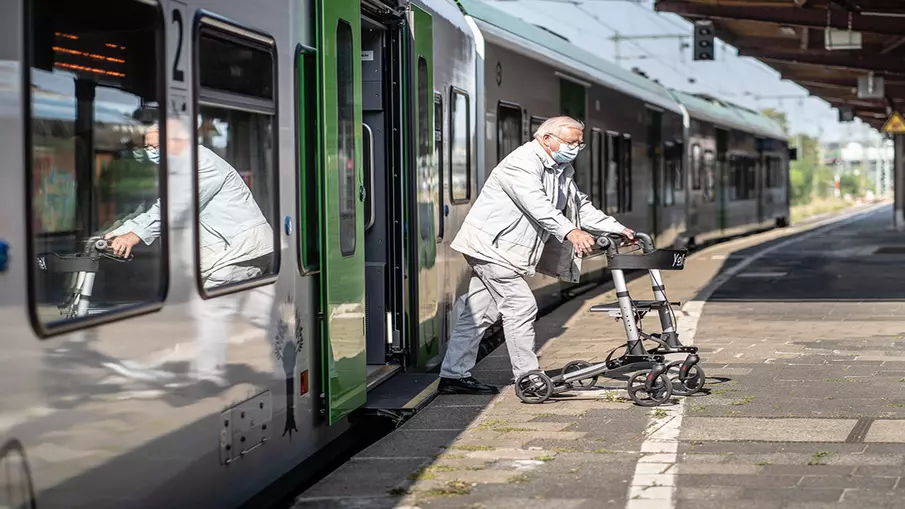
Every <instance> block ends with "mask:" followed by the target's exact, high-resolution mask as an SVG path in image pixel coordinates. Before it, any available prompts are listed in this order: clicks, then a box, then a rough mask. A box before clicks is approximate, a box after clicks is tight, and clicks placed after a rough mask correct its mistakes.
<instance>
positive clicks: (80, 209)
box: [29, 0, 166, 325]
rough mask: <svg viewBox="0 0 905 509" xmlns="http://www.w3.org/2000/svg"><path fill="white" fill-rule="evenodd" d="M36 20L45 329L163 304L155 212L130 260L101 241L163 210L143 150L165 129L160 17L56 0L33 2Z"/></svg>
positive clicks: (34, 159) (35, 115)
mask: <svg viewBox="0 0 905 509" xmlns="http://www.w3.org/2000/svg"><path fill="white" fill-rule="evenodd" d="M32 11H33V12H35V13H40V15H36V16H35V17H34V18H33V19H31V20H30V26H29V31H30V33H31V34H32V37H31V40H30V44H31V48H30V51H29V54H30V55H31V57H32V60H31V61H30V62H29V66H30V75H29V76H30V84H29V87H30V88H29V90H30V96H31V99H30V104H29V107H30V129H31V140H30V147H29V150H30V151H31V163H32V165H31V174H30V182H31V191H30V192H31V210H30V212H31V226H32V235H33V237H32V247H33V250H34V253H35V255H36V259H35V264H34V266H33V270H34V271H35V273H34V276H35V277H34V282H35V286H34V290H35V291H34V298H35V302H34V303H33V305H35V306H36V312H37V315H38V318H39V320H40V321H41V323H43V324H45V325H50V324H53V323H54V322H58V321H60V320H66V319H72V318H78V317H84V316H88V315H95V314H100V313H105V312H109V311H116V310H119V309H122V308H123V307H126V306H130V305H135V304H141V303H148V302H156V301H159V300H160V298H161V290H162V288H163V284H162V281H163V280H164V278H165V277H166V276H165V271H166V268H165V266H164V263H163V257H162V254H161V252H160V249H159V246H160V243H159V242H158V243H155V242H154V240H156V238H157V237H158V236H159V234H160V223H159V215H158V217H157V220H156V221H155V222H153V224H149V225H148V226H149V233H148V235H147V236H146V237H147V242H143V243H141V244H140V245H138V244H136V245H135V248H134V251H132V252H131V253H130V254H131V256H130V257H128V258H127V259H126V258H117V257H116V256H113V255H111V253H110V252H109V251H107V250H105V249H104V247H103V243H101V244H97V241H98V240H103V238H104V237H105V234H107V233H109V232H111V231H113V230H115V229H117V228H118V227H120V226H122V225H123V224H126V223H128V222H130V221H133V220H134V219H135V218H137V217H139V216H141V215H143V214H148V213H151V214H152V215H153V213H154V211H159V209H160V205H159V193H160V180H161V171H160V168H159V166H158V164H157V161H154V160H152V159H151V158H150V157H146V154H147V151H145V150H143V146H144V145H145V140H144V139H145V135H146V132H147V130H148V129H149V126H150V125H152V124H154V123H155V122H156V121H157V120H158V112H157V104H156V103H157V100H158V94H159V93H160V92H159V90H157V83H158V79H157V77H158V74H157V73H158V71H159V68H158V67H157V66H155V65H153V62H158V61H160V60H161V59H162V56H161V55H158V54H157V44H156V41H157V37H158V34H157V31H158V29H159V28H160V26H161V25H160V19H161V18H160V15H159V12H158V11H157V9H155V8H153V7H150V6H148V5H146V4H143V3H139V2H132V1H124V2H117V3H115V5H114V4H109V3H107V2H103V3H101V2H91V1H87V2H79V3H78V5H70V3H66V2H60V1H54V0H36V1H35V2H34V5H33V6H32ZM97 55H100V56H102V57H103V59H102V61H101V59H99V58H96V56H97ZM148 62H151V63H152V64H151V65H149V64H148ZM117 261H118V262H120V263H117ZM124 282H126V284H123V283H124Z"/></svg>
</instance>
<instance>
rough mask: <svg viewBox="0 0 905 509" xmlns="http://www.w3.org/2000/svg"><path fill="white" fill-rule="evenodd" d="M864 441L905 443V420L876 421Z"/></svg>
mask: <svg viewBox="0 0 905 509" xmlns="http://www.w3.org/2000/svg"><path fill="white" fill-rule="evenodd" d="M864 441H865V442H894V443H905V420H876V421H874V422H873V423H872V424H871V426H870V430H869V431H868V432H867V436H866V437H864Z"/></svg>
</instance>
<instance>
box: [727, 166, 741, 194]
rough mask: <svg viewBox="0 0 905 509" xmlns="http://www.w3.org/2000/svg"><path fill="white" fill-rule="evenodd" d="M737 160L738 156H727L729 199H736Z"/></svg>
mask: <svg viewBox="0 0 905 509" xmlns="http://www.w3.org/2000/svg"><path fill="white" fill-rule="evenodd" d="M738 166H739V161H738V156H735V155H732V156H729V180H728V184H729V199H730V200H733V201H734V200H737V199H738V178H739V168H738Z"/></svg>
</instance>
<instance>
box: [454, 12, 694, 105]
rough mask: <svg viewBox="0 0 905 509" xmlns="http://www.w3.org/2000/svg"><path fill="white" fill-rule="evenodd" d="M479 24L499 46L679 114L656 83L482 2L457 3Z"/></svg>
mask: <svg viewBox="0 0 905 509" xmlns="http://www.w3.org/2000/svg"><path fill="white" fill-rule="evenodd" d="M458 2H459V4H460V5H461V6H462V7H463V8H464V9H465V12H466V13H467V14H468V15H469V16H471V17H472V18H474V19H475V20H476V21H477V25H478V27H479V28H480V29H481V32H483V33H484V36H485V37H486V38H488V39H490V40H491V41H493V42H494V43H496V44H499V45H501V46H503V47H506V48H508V49H510V50H512V51H515V52H518V53H521V54H523V55H526V56H529V57H531V58H534V59H540V60H544V61H545V62H547V63H548V64H550V65H554V66H558V67H562V68H564V69H565V70H571V71H573V72H575V73H578V74H579V75H580V76H582V77H586V78H587V79H590V80H593V81H595V82H597V83H599V84H602V85H607V86H610V87H612V88H614V89H616V90H619V91H621V92H623V93H625V94H628V95H631V96H633V97H637V98H639V99H641V100H643V101H645V102H647V103H650V104H652V105H655V106H659V107H661V108H664V109H667V110H670V111H673V112H676V113H680V112H681V109H680V108H679V105H678V103H677V102H676V99H675V97H673V96H672V95H671V94H670V91H669V90H668V89H667V88H666V87H663V86H661V85H659V84H657V83H654V82H653V81H651V80H649V79H647V78H645V77H643V76H639V75H637V74H635V73H633V72H631V71H627V70H625V69H623V68H621V67H619V66H618V65H615V64H613V63H611V62H608V61H606V60H604V59H602V58H600V57H597V56H595V55H593V54H592V53H590V52H588V51H585V50H583V49H581V48H580V47H578V46H576V45H574V44H572V43H570V42H568V41H566V40H564V39H561V38H559V37H557V36H556V35H554V34H552V33H550V32H548V31H546V30H543V29H541V28H538V27H536V26H534V25H532V24H530V23H528V22H526V21H524V20H522V19H519V18H517V17H515V16H512V15H511V14H507V13H505V12H503V11H501V10H499V9H497V8H495V7H492V6H490V5H487V4H485V3H483V2H481V1H480V0H458Z"/></svg>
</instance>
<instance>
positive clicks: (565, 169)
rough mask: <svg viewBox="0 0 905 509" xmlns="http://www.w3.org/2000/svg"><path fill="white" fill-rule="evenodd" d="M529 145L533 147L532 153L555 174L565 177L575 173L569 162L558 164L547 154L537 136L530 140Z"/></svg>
mask: <svg viewBox="0 0 905 509" xmlns="http://www.w3.org/2000/svg"><path fill="white" fill-rule="evenodd" d="M530 143H531V146H532V147H533V148H534V153H535V154H537V157H538V158H540V160H541V162H542V163H543V164H544V168H547V169H550V170H553V172H554V173H556V174H557V175H560V174H563V175H565V176H566V177H567V178H568V177H571V176H572V174H574V173H575V170H574V169H573V168H572V165H571V164H570V163H565V164H560V163H557V162H556V161H554V160H553V158H552V157H550V156H549V155H548V154H547V151H546V150H544V147H543V146H542V145H541V144H540V142H539V141H537V138H535V139H533V140H531V142H530Z"/></svg>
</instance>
